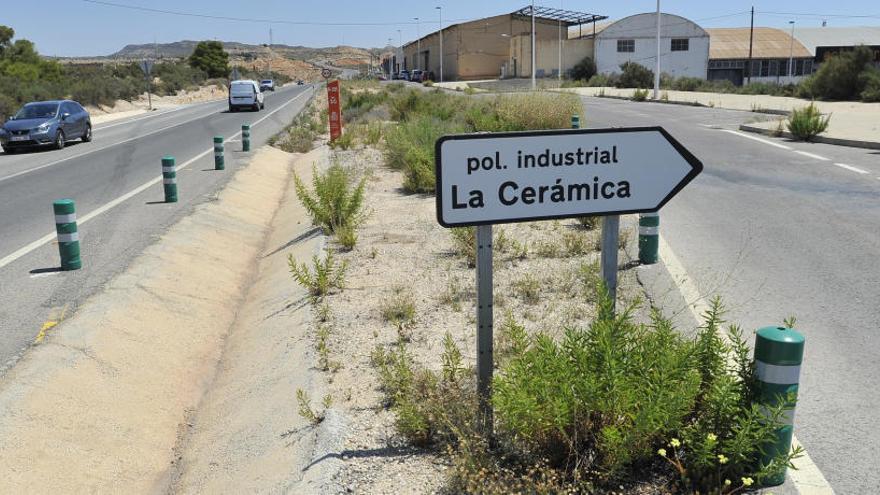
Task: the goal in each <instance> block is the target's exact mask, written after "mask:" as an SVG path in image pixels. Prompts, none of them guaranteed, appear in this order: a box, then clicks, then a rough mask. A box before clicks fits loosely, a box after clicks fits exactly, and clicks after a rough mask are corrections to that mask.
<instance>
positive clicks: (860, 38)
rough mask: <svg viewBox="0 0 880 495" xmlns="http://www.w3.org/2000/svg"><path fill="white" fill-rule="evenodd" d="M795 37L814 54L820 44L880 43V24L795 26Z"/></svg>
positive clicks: (875, 44)
mask: <svg viewBox="0 0 880 495" xmlns="http://www.w3.org/2000/svg"><path fill="white" fill-rule="evenodd" d="M794 37H795V39H797V40H798V41H800V42H801V43H802V44H803V45H804V46H805V47H806V48H807V50H809V51H810V53H812V54H813V55H814V56H815V55H816V47H819V46H834V47H837V46H857V45H873V46H878V45H880V26H853V27H816V28H799V27H795V30H794Z"/></svg>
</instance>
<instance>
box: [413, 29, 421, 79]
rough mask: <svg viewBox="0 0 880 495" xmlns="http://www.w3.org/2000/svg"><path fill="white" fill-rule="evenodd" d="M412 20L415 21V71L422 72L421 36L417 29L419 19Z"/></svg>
mask: <svg viewBox="0 0 880 495" xmlns="http://www.w3.org/2000/svg"><path fill="white" fill-rule="evenodd" d="M413 20H414V21H416V69H419V70H422V61H421V58H422V34H421V29H419V18H418V17H413Z"/></svg>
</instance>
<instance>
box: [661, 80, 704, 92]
mask: <svg viewBox="0 0 880 495" xmlns="http://www.w3.org/2000/svg"><path fill="white" fill-rule="evenodd" d="M705 83H706V81H704V80H703V79H700V78H699V77H679V78H677V79H672V80H671V81H670V84H669V85H668V86H666V85H664V86H665V87H669V88H671V89H674V90H677V91H699V89H700V88H701V87H702V86H703V85H704V84H705Z"/></svg>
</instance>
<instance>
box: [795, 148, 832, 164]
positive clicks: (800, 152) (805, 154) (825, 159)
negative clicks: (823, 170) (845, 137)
mask: <svg viewBox="0 0 880 495" xmlns="http://www.w3.org/2000/svg"><path fill="white" fill-rule="evenodd" d="M794 152H795V153H797V154H799V155H803V156H806V157H809V158H813V159H814V160H821V161H823V162H830V161H831V158H825V157H824V156H821V155H816V154H813V153H810V152H809V151H801V150H794Z"/></svg>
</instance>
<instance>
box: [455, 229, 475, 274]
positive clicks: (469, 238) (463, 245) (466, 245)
mask: <svg viewBox="0 0 880 495" xmlns="http://www.w3.org/2000/svg"><path fill="white" fill-rule="evenodd" d="M449 234H450V235H451V236H452V246H453V249H454V251H455V253H456V254H458V255H459V256H462V257H464V259H465V260H467V264H468V267H470V268H473V267H475V266H477V229H476V228H475V227H455V228H452V229H449Z"/></svg>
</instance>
